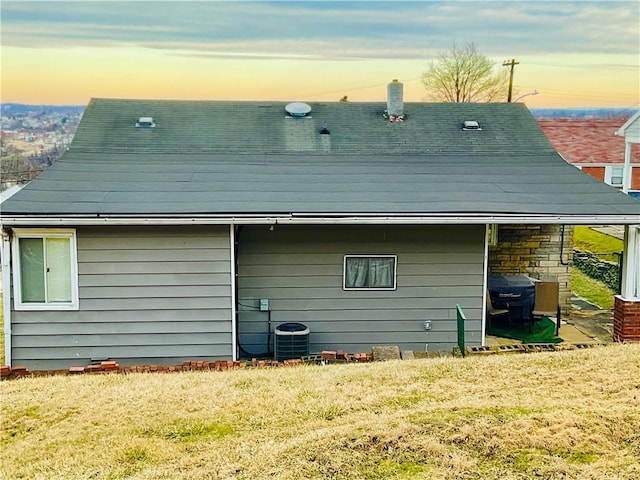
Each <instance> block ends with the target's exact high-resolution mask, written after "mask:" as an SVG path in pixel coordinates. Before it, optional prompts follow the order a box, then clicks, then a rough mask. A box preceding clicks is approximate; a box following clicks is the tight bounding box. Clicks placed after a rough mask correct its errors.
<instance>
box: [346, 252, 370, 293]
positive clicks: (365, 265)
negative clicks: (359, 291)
mask: <svg viewBox="0 0 640 480" xmlns="http://www.w3.org/2000/svg"><path fill="white" fill-rule="evenodd" d="M346 270H347V271H346V282H345V285H346V287H347V288H366V287H368V277H369V259H368V258H363V257H348V258H347V269H346Z"/></svg>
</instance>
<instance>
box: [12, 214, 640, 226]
mask: <svg viewBox="0 0 640 480" xmlns="http://www.w3.org/2000/svg"><path fill="white" fill-rule="evenodd" d="M230 223H233V224H237V225H250V224H256V225H276V224H292V225H296V224H298V225H324V224H329V225H340V224H396V225H416V224H420V225H441V224H466V225H486V224H488V223H495V224H502V225H504V224H513V223H518V224H525V225H540V224H550V225H555V224H559V225H562V224H568V225H635V224H640V214H637V215H636V214H630V215H629V214H619V215H618V214H614V215H586V214H581V215H568V214H558V215H545V214H532V215H526V214H494V215H487V214H476V213H470V214H416V215H414V214H383V213H371V214H361V213H349V212H345V213H317V214H309V213H289V214H279V215H260V214H251V215H210V214H192V215H175V216H170V215H157V216H156V215H104V216H95V215H68V216H48V215H40V216H38V215H19V216H3V217H2V224H3V225H7V226H18V225H19V226H56V225H57V226H62V225H74V226H82V225H229V224H230Z"/></svg>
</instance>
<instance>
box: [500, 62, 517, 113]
mask: <svg viewBox="0 0 640 480" xmlns="http://www.w3.org/2000/svg"><path fill="white" fill-rule="evenodd" d="M519 64H520V62H516V60H515V58H512V59H511V61H507V60H505V61H504V62H503V63H502V66H503V67H511V72H510V73H509V96H508V97H507V103H511V93H512V92H513V69H514V68H515V66H516V65H519Z"/></svg>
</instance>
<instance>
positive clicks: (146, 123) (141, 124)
mask: <svg viewBox="0 0 640 480" xmlns="http://www.w3.org/2000/svg"><path fill="white" fill-rule="evenodd" d="M155 126H156V122H154V121H153V117H140V118H139V119H138V121H137V122H136V128H153V127H155Z"/></svg>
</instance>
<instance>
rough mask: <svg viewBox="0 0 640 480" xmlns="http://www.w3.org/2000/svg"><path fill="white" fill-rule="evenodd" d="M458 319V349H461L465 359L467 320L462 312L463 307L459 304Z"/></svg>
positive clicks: (457, 306) (457, 307)
mask: <svg viewBox="0 0 640 480" xmlns="http://www.w3.org/2000/svg"><path fill="white" fill-rule="evenodd" d="M456 319H457V320H458V348H459V349H460V353H461V354H462V356H463V357H464V356H465V346H464V322H465V321H466V318H465V316H464V312H463V311H462V307H461V306H460V305H459V304H458V305H456Z"/></svg>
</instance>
